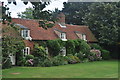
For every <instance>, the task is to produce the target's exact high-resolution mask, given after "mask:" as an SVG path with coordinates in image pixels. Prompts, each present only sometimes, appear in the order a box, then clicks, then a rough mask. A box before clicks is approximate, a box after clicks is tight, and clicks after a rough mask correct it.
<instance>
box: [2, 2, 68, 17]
mask: <svg viewBox="0 0 120 80" xmlns="http://www.w3.org/2000/svg"><path fill="white" fill-rule="evenodd" d="M0 1H4V4H5V5H6V4H8V3H7V0H0ZM67 1H68V0H52V2H51V3H50V5H48V6H47V7H46V8H45V10H54V9H55V8H58V9H59V10H62V8H63V2H67ZM16 2H17V5H14V4H8V7H9V8H10V9H9V11H10V12H11V16H12V17H13V18H17V17H18V16H17V13H18V12H23V11H25V9H26V8H28V7H32V5H31V3H30V2H29V3H28V4H27V5H24V3H23V2H22V1H21V0H16Z"/></svg>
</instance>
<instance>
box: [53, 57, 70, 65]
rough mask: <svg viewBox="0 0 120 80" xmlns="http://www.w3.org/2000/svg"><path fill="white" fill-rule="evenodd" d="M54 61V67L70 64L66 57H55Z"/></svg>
mask: <svg viewBox="0 0 120 80" xmlns="http://www.w3.org/2000/svg"><path fill="white" fill-rule="evenodd" d="M52 60H53V65H54V66H58V65H66V64H68V62H67V57H66V56H65V57H64V56H61V55H58V56H55V57H54V58H53V59H52Z"/></svg>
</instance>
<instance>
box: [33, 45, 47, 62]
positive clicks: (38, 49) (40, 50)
mask: <svg viewBox="0 0 120 80" xmlns="http://www.w3.org/2000/svg"><path fill="white" fill-rule="evenodd" d="M33 55H34V57H39V58H40V59H43V60H45V59H46V57H47V56H48V53H46V51H45V48H44V47H42V46H39V45H38V44H36V45H35V47H34V50H33Z"/></svg>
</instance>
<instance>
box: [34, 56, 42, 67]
mask: <svg viewBox="0 0 120 80" xmlns="http://www.w3.org/2000/svg"><path fill="white" fill-rule="evenodd" d="M39 61H40V59H39V57H35V58H34V61H33V63H34V65H33V66H39Z"/></svg>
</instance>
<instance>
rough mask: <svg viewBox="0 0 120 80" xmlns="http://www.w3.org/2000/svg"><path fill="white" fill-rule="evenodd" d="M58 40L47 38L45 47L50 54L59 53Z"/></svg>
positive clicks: (55, 54)
mask: <svg viewBox="0 0 120 80" xmlns="http://www.w3.org/2000/svg"><path fill="white" fill-rule="evenodd" d="M59 42H60V41H59V40H48V41H47V47H48V49H49V54H50V55H51V56H57V55H58V54H59V53H60V50H61V45H60V43H59Z"/></svg>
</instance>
